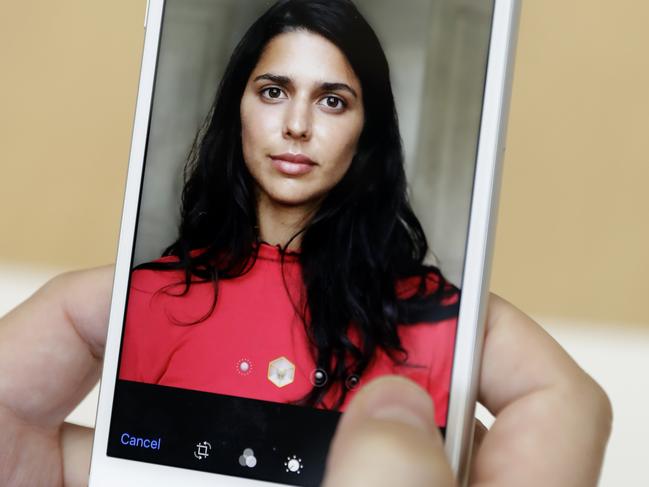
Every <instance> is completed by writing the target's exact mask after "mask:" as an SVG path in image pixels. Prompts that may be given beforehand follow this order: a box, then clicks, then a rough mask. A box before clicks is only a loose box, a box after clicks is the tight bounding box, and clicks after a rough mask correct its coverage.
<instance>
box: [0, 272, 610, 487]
mask: <svg viewBox="0 0 649 487" xmlns="http://www.w3.org/2000/svg"><path fill="white" fill-rule="evenodd" d="M111 278H112V268H101V269H95V270H89V271H82V272H77V273H73V274H67V275H63V276H61V277H59V278H56V279H55V280H53V281H52V282H50V283H49V284H47V285H46V286H45V287H43V288H42V289H41V290H39V291H38V292H37V293H36V294H35V295H34V296H33V297H31V298H30V299H29V300H28V301H26V302H25V303H23V304H22V305H20V306H19V307H18V308H16V309H15V310H14V311H12V312H10V313H9V314H8V315H6V316H5V317H4V318H2V320H1V321H0V430H1V431H2V432H3V442H2V443H0V458H1V459H2V468H0V485H3V486H5V485H6V486H10V487H22V486H34V485H38V486H50V485H51V486H58V485H61V483H62V480H63V484H64V485H66V486H76V485H85V484H86V483H87V474H88V467H89V458H90V447H91V441H92V431H91V430H88V429H86V428H80V427H77V426H73V425H66V424H63V420H64V418H65V417H66V416H67V414H68V413H69V412H70V411H71V410H72V409H73V408H74V406H75V405H76V403H77V402H78V401H79V400H80V399H81V398H83V397H84V395H85V394H86V393H87V392H88V391H89V390H90V389H91V388H92V386H93V384H94V381H95V380H96V379H97V377H98V376H99V371H100V362H101V356H102V354H103V348H104V337H105V333H106V323H107V318H108V308H109V302H110V285H111ZM479 397H480V399H481V401H482V402H483V403H484V404H485V405H486V406H487V407H488V408H489V410H490V411H491V412H492V413H494V414H495V416H496V421H495V423H494V425H493V427H492V428H491V429H490V431H488V432H487V433H486V434H484V432H482V433H481V434H480V435H479V436H480V437H481V441H480V442H479V444H477V445H476V447H475V449H474V452H475V453H474V461H473V464H472V476H471V478H472V480H471V483H474V482H475V483H479V484H480V485H494V486H498V487H508V486H519V485H522V484H524V485H530V486H534V485H553V486H556V487H564V486H565V487H581V486H584V487H586V486H592V485H595V484H596V482H597V478H598V475H599V471H600V468H601V464H602V460H603V454H604V450H605V447H606V442H607V439H608V435H609V433H610V427H611V409H610V403H609V401H608V399H607V398H606V395H605V394H604V392H603V391H602V390H601V388H600V387H599V386H598V385H597V384H596V383H595V382H594V381H593V380H592V379H591V378H590V377H589V376H588V375H587V374H585V373H584V371H583V370H581V369H580V368H579V367H578V365H577V364H576V363H575V362H574V361H573V360H572V359H571V358H570V357H569V356H568V355H567V354H566V353H565V352H564V351H563V350H562V349H561V347H560V346H559V345H558V344H557V343H556V342H555V341H554V340H552V339H551V338H550V337H549V336H548V335H547V334H546V333H545V332H544V331H543V330H542V329H541V327H540V326H538V325H537V324H536V323H534V322H533V321H532V320H531V319H530V318H529V317H527V316H525V315H524V314H523V313H522V312H520V311H519V310H517V309H516V308H514V307H513V306H512V305H510V304H509V303H507V302H505V301H504V300H502V299H500V298H497V297H495V296H493V297H492V298H491V300H490V304H489V312H488V318H487V334H486V338H485V351H484V355H483V363H482V375H481V377H480V394H479ZM381 408H384V409H383V410H382V409H381ZM432 414H433V412H432V409H431V402H430V398H429V397H428V396H427V394H426V393H424V392H423V390H421V389H419V388H418V386H415V385H414V384H412V383H408V382H406V381H405V380H404V379H397V378H381V379H378V380H377V381H376V382H374V383H372V384H370V385H368V386H367V388H363V389H361V390H360V391H359V393H358V394H357V396H356V397H355V399H354V401H352V404H350V406H349V408H348V410H347V413H346V414H345V415H344V416H343V420H342V421H341V422H340V425H339V428H338V431H337V433H336V437H335V439H334V443H333V446H332V449H331V453H330V458H329V460H328V469H327V476H326V480H325V485H326V486H327V487H329V486H336V487H346V486H352V485H353V486H356V485H368V486H372V487H382V486H388V485H389V486H393V485H397V484H396V482H397V481H398V485H401V486H403V487H415V486H424V485H452V484H450V483H448V482H450V481H451V480H450V479H449V477H448V473H449V472H450V467H449V465H448V463H447V462H446V460H445V458H444V452H443V449H442V446H441V439H440V437H439V434H438V433H437V432H436V431H434V430H432V429H429V430H426V429H422V428H420V427H419V424H420V423H421V422H422V421H423V422H427V421H428V420H429V419H430V418H431V416H432ZM429 453H430V455H429ZM432 480H436V481H444V482H447V483H446V484H444V483H438V484H433V483H432Z"/></svg>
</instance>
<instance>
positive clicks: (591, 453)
mask: <svg viewBox="0 0 649 487" xmlns="http://www.w3.org/2000/svg"><path fill="white" fill-rule="evenodd" d="M483 353H484V356H483V363H482V372H481V377H480V394H479V400H480V402H482V403H483V404H484V405H485V406H486V407H487V408H488V409H489V410H490V411H491V412H492V413H493V414H494V415H495V416H496V421H495V423H494V424H493V426H492V427H491V429H490V430H489V432H488V433H487V435H486V436H485V438H484V440H483V443H482V446H481V448H480V449H479V451H478V452H477V454H476V456H475V461H474V464H473V472H472V478H473V479H474V481H475V483H476V484H479V485H480V486H489V485H494V486H495V485H497V486H498V487H503V486H504V487H507V486H518V485H526V486H527V487H531V486H534V485H553V486H557V487H562V486H571V487H573V486H574V487H579V486H592V485H596V483H597V478H598V476H599V471H600V468H601V463H602V459H603V455H604V450H605V447H606V442H607V440H608V436H609V434H610V428H611V407H610V403H609V401H608V398H607V397H606V394H605V393H604V392H603V391H602V389H601V388H600V387H599V386H598V385H597V384H596V383H595V382H594V381H593V380H592V379H591V378H590V377H589V376H588V375H587V374H586V373H585V372H584V371H583V370H581V369H580V368H579V366H578V365H577V364H576V363H575V362H574V361H573V360H572V359H571V358H570V357H569V356H568V354H567V353H566V352H565V351H564V350H563V349H562V348H561V347H560V346H559V345H558V344H557V343H556V342H555V341H554V340H553V339H552V338H551V337H550V336H549V335H548V334H547V333H545V331H544V330H543V329H542V328H541V327H540V326H539V325H537V324H536V323H535V322H534V321H533V320H531V319H530V318H529V317H528V316H526V315H525V314H524V313H522V312H521V311H519V310H518V309H516V308H514V307H513V306H512V305H510V304H509V303H507V302H506V301H504V300H502V299H500V298H498V297H496V296H492V298H491V300H490V305H489V312H488V318H487V332H486V336H485V347H484V352H483Z"/></svg>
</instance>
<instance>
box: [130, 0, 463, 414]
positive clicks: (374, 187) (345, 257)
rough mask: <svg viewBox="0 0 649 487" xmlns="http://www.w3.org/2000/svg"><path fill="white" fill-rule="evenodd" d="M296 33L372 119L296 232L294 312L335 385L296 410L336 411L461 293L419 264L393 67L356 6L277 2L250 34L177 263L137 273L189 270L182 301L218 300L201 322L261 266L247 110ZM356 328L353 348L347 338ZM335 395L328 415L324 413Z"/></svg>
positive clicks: (188, 198)
mask: <svg viewBox="0 0 649 487" xmlns="http://www.w3.org/2000/svg"><path fill="white" fill-rule="evenodd" d="M296 30H306V31H308V32H311V33H315V34H318V35H321V36H323V37H324V38H326V39H328V40H329V41H331V42H332V43H333V44H335V45H336V46H337V47H338V48H339V49H340V50H341V51H342V53H343V54H344V55H345V56H346V57H347V60H348V61H349V63H350V65H351V66H352V68H353V70H354V72H355V74H356V76H357V77H358V79H359V80H360V82H361V85H362V92H363V104H364V108H365V121H364V127H363V130H362V133H361V135H360V138H359V141H358V145H357V153H356V155H355V157H354V158H353V160H352V163H351V165H350V168H349V169H348V171H347V173H346V174H345V176H344V177H343V178H342V180H341V181H340V182H339V183H338V184H337V185H336V186H335V187H334V188H333V189H332V190H331V191H330V192H329V193H328V195H326V197H325V198H324V200H323V202H322V204H321V206H320V207H319V208H318V210H317V212H316V213H315V214H314V216H313V217H312V218H311V220H310V221H309V222H308V223H307V224H306V225H305V227H304V228H302V229H301V230H300V232H298V234H301V235H302V242H301V247H300V252H299V262H300V268H301V273H302V279H303V282H304V293H305V294H304V299H303V302H302V303H296V302H294V307H295V310H296V313H298V315H299V316H300V317H301V319H302V320H303V322H304V325H305V327H306V331H307V334H308V337H309V339H310V341H311V344H312V348H313V354H314V361H315V363H316V367H317V368H319V369H321V370H322V371H324V372H325V373H326V377H327V378H328V380H326V381H324V382H323V383H321V384H318V385H317V386H314V387H313V389H312V390H311V391H310V392H309V393H308V394H307V395H306V396H305V397H303V398H302V399H300V400H299V401H297V402H298V403H299V404H304V405H311V406H320V407H327V406H329V407H332V408H334V409H338V408H339V407H340V406H341V405H342V404H343V403H344V401H345V398H346V395H347V392H348V387H346V386H345V383H347V385H348V386H349V384H350V381H349V378H350V377H351V378H352V381H351V384H352V385H353V383H354V377H361V375H362V374H363V372H364V371H365V370H366V369H367V367H368V366H369V364H370V361H371V359H372V357H373V356H374V354H375V353H376V352H377V351H378V350H379V349H380V350H383V351H384V352H386V353H387V354H388V356H389V357H390V358H391V359H392V360H394V361H395V362H399V363H405V362H406V360H407V351H406V350H405V349H404V348H403V346H402V344H401V341H400V339H399V335H398V333H397V327H398V324H400V325H403V326H407V325H408V324H409V323H416V322H420V321H421V320H428V321H435V320H437V319H444V318H447V317H450V316H455V315H456V314H457V306H456V305H447V304H445V301H446V300H445V298H447V297H449V296H450V295H451V294H452V293H454V292H455V289H454V288H453V287H452V286H451V285H449V284H448V283H446V281H445V280H444V278H443V277H442V275H441V273H440V271H439V270H438V269H437V268H436V267H433V266H428V265H425V264H424V259H425V258H426V255H427V252H428V244H427V242H426V236H425V235H424V232H423V229H422V227H421V225H420V223H419V221H418V220H417V217H416V216H415V214H414V212H413V210H412V208H411V206H410V204H409V201H408V195H407V184H406V177H405V172H404V158H403V152H402V147H401V138H400V134H399V126H398V121H397V114H396V108H395V104H394V97H393V94H392V88H391V84H390V72H389V67H388V62H387V60H386V57H385V54H384V52H383V49H382V47H381V44H380V42H379V40H378V38H377V36H376V34H375V33H374V31H373V30H372V28H371V27H370V25H369V24H368V23H367V21H366V20H365V19H364V18H363V16H362V15H361V14H360V13H359V11H358V10H357V8H356V7H355V6H354V4H353V3H352V2H351V1H350V0H279V1H278V2H276V3H275V4H274V5H273V6H272V7H270V9H269V10H267V11H266V12H265V13H264V14H263V15H262V16H261V17H260V18H259V19H258V20H257V21H256V22H255V23H254V24H253V25H252V26H251V27H250V28H249V29H248V31H247V32H246V33H245V35H244V36H243V38H242V39H241V41H240V42H239V44H238V45H237V46H236V48H235V50H234V52H233V54H232V56H231V58H230V61H229V63H228V65H227V67H226V69H225V74H224V75H223V78H222V80H221V83H220V86H219V89H218V92H217V96H216V100H215V103H214V105H213V107H212V109H211V111H210V114H209V115H208V117H207V120H206V122H205V125H204V126H203V128H202V129H201V130H200V131H199V134H198V136H197V138H196V140H195V142H194V146H193V149H192V151H191V153H190V156H189V159H188V161H187V164H186V166H185V183H184V189H183V193H182V206H181V221H180V227H179V233H178V238H177V239H176V241H175V242H174V243H173V244H172V245H170V246H169V247H168V248H167V249H166V250H165V251H164V254H163V255H164V256H175V257H176V258H177V259H173V260H172V261H169V260H167V259H165V261H164V262H160V261H158V262H150V263H147V264H143V265H141V266H139V268H147V269H155V270H176V271H177V270H182V271H184V280H183V281H182V282H180V283H178V284H179V285H180V286H181V291H178V292H175V293H173V294H174V295H176V296H184V295H186V294H187V292H188V291H189V288H190V287H191V286H192V285H196V284H200V283H212V284H213V285H214V299H213V301H212V303H211V305H210V306H209V309H207V311H206V313H205V315H204V316H203V317H202V318H200V319H199V320H197V322H196V323H198V322H200V321H203V320H205V319H207V318H208V317H209V316H210V315H211V314H212V312H213V311H214V308H215V306H216V302H217V299H218V282H219V280H221V279H234V278H237V277H238V276H241V275H242V274H244V273H245V272H247V271H248V270H250V269H251V268H252V266H253V265H254V263H255V261H256V258H257V253H258V248H259V245H258V243H259V235H258V231H257V216H256V199H255V191H254V184H255V182H254V180H253V178H252V176H251V175H250V173H249V172H248V170H247V168H246V164H245V162H244V159H243V155H242V145H241V144H242V142H241V118H240V102H241V98H242V96H243V92H244V89H245V87H246V84H247V82H248V79H249V77H250V74H251V72H252V71H253V69H254V67H255V66H256V64H257V62H258V60H259V58H260V56H261V53H262V51H263V49H264V47H265V46H266V45H267V44H268V42H269V41H270V40H271V39H273V38H274V37H275V36H277V35H279V34H282V33H286V32H292V31H296ZM296 236H297V235H296ZM287 247H288V243H287V244H286V246H285V247H284V248H283V249H282V255H284V253H285V249H286V248H287ZM282 262H283V259H282ZM431 276H432V277H433V278H434V279H435V280H437V282H438V285H437V286H436V290H435V291H434V292H432V293H430V292H427V291H426V279H430V278H431ZM413 277H419V278H420V279H419V281H418V282H419V286H418V288H417V292H416V293H415V294H414V295H413V296H411V297H409V298H408V299H399V297H398V296H397V290H396V283H397V282H398V281H399V280H400V279H403V278H413ZM431 326H433V325H431ZM352 327H353V328H355V330H354V331H355V334H356V336H357V337H358V340H351V339H350V331H351V329H352ZM355 342H357V343H355ZM330 391H332V394H333V397H334V400H333V404H332V405H326V404H325V402H324V399H325V397H326V396H327V394H328V393H329V392H330Z"/></svg>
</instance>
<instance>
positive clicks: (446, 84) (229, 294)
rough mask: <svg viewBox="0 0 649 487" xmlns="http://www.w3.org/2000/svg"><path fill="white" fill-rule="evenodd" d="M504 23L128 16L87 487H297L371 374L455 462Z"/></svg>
mask: <svg viewBox="0 0 649 487" xmlns="http://www.w3.org/2000/svg"><path fill="white" fill-rule="evenodd" d="M518 9H519V5H518V2H517V1H516V0H482V1H479V2H476V1H474V0H401V1H399V2H395V1H393V0H353V1H352V0H278V1H275V2H272V1H267V0H166V1H165V0H150V2H149V5H148V6H147V18H146V20H145V24H146V25H145V27H146V37H145V45H144V55H143V61H142V71H141V78H140V87H139V94H138V99H137V110H136V115H135V126H134V132H133V141H132V146H131V155H130V164H129V171H128V180H127V187H126V196H125V204H124V213H123V219H122V226H121V233H120V240H119V250H118V256H117V264H116V271H115V281H114V287H113V298H112V307H111V313H110V325H109V331H108V340H107V346H106V356H105V363H104V369H103V375H102V385H101V391H100V397H99V407H98V413H97V421H96V432H95V438H94V446H93V453H92V466H91V474H90V485H91V486H92V487H102V486H114V485H122V486H139V485H156V486H158V487H163V486H172V485H192V486H215V485H221V486H257V485H260V486H261V485H299V486H316V485H319V483H320V482H321V480H322V477H323V474H324V466H325V460H326V455H327V451H328V447H329V443H330V440H331V438H332V436H333V434H334V431H335V428H336V424H337V422H338V420H339V418H340V415H341V414H344V411H345V409H346V407H347V406H348V404H349V401H350V400H352V399H353V397H354V395H355V394H356V392H357V391H358V390H359V389H360V388H362V387H363V385H364V384H366V383H368V382H370V381H372V380H373V379H375V378H377V377H380V376H382V375H387V374H398V375H402V376H405V377H407V378H409V379H410V380H412V381H414V382H416V383H418V384H419V385H420V386H421V387H422V388H424V389H425V390H426V391H427V392H428V393H429V394H430V396H431V398H432V400H433V402H434V405H435V422H436V424H437V426H438V427H440V428H441V430H442V432H443V434H444V435H445V442H446V450H447V453H448V457H449V460H450V462H451V464H452V466H453V468H454V469H455V471H456V473H457V475H458V477H459V478H460V479H462V478H464V476H465V475H464V474H465V470H466V469H465V466H466V463H467V459H468V457H469V453H470V446H471V442H470V439H471V438H472V428H473V417H474V411H475V398H476V378H477V374H478V369H479V363H480V354H481V346H482V334H483V319H484V314H485V313H484V311H485V310H484V306H485V299H486V294H487V284H488V282H489V263H490V258H491V242H492V238H493V228H494V219H495V216H496V201H497V194H498V187H499V165H500V162H501V159H502V157H503V152H504V138H505V127H506V120H507V110H508V99H509V91H510V85H511V75H512V62H513V61H512V60H513V55H514V46H515V38H516V26H517V21H518Z"/></svg>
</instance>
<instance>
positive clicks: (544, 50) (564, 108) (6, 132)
mask: <svg viewBox="0 0 649 487" xmlns="http://www.w3.org/2000/svg"><path fill="white" fill-rule="evenodd" d="M145 3H146V2H145V0H112V1H111V2H87V1H85V0H84V1H82V0H57V1H56V2H50V1H46V0H23V1H21V2H9V0H0V7H1V8H0V11H2V16H0V61H1V62H2V68H1V70H2V76H0V225H1V229H2V230H1V234H0V235H1V236H2V238H1V239H0V262H5V263H17V264H19V265H24V266H26V267H27V266H34V265H41V266H48V267H59V268H76V267H84V266H89V265H96V264H102V263H108V262H111V261H112V260H113V258H114V254H115V247H116V239H117V231H118V227H119V218H120V211H121V204H122V201H121V200H122V193H123V184H124V176H125V169H126V163H127V158H128V150H129V144H130V133H131V125H132V116H133V109H134V106H135V95H136V91H137V79H138V71H139V61H140V54H141V48H142V40H143V29H142V21H143V16H144V7H145ZM648 18H649V3H646V2H638V1H632V0H620V1H617V2H610V1H609V2H604V1H602V0H575V1H572V2H564V1H560V0H524V8H523V14H522V19H521V31H520V40H519V49H518V58H517V67H516V72H515V81H514V92H513V100H512V112H511V118H510V130H509V137H508V144H507V156H506V160H505V171H504V183H503V194H502V198H501V211H500V216H499V227H498V233H497V239H496V258H495V265H494V275H493V289H494V290H495V291H497V292H499V293H501V294H503V295H504V296H507V297H508V298H509V299H511V300H512V301H514V302H516V303H517V304H518V305H519V306H521V307H522V308H523V309H525V310H527V311H529V312H531V313H533V314H536V315H545V316H561V317H567V318H577V319H584V320H596V321H607V322H628V323H633V324H646V325H647V326H649V299H647V297H648V296H649V279H648V278H647V275H648V274H649V256H647V249H649V225H648V224H647V221H648V220H649V218H648V213H649V191H647V190H646V189H645V187H644V186H645V185H646V184H648V183H649V157H648V156H647V153H648V152H649V121H648V118H647V117H649V115H648V114H649V90H647V86H649V61H648V60H647V59H649V58H648V57H647V56H646V48H647V46H649V31H647V29H646V25H645V24H646V19H648Z"/></svg>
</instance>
